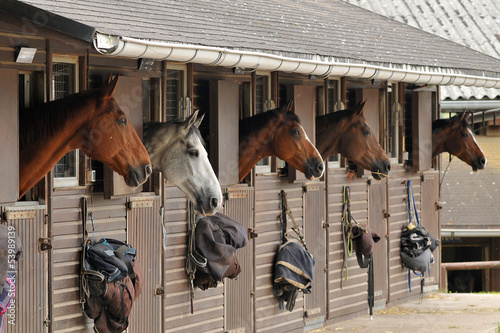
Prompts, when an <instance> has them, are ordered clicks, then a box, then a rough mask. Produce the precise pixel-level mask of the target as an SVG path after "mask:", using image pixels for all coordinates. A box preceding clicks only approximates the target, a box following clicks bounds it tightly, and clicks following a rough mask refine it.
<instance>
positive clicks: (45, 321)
mask: <svg viewBox="0 0 500 333" xmlns="http://www.w3.org/2000/svg"><path fill="white" fill-rule="evenodd" d="M43 325H44V326H45V327H49V325H50V319H49V318H47V317H45V318H43Z"/></svg>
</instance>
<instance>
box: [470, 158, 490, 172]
mask: <svg viewBox="0 0 500 333" xmlns="http://www.w3.org/2000/svg"><path fill="white" fill-rule="evenodd" d="M486 163H488V161H487V160H486V157H481V158H479V159H477V160H475V161H473V162H472V171H477V170H482V169H484V167H485V166H486Z"/></svg>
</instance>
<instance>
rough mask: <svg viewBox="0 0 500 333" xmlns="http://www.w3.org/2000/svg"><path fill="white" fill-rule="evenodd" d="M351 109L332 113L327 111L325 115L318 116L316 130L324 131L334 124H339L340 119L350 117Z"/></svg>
mask: <svg viewBox="0 0 500 333" xmlns="http://www.w3.org/2000/svg"><path fill="white" fill-rule="evenodd" d="M349 111H351V110H349V109H345V110H338V111H335V112H332V113H327V114H325V115H322V116H319V117H317V118H316V124H317V126H316V131H323V130H325V129H327V128H330V126H332V124H338V123H339V122H340V120H342V119H344V118H347V117H349V115H350V112H349Z"/></svg>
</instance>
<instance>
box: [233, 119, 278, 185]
mask: <svg viewBox="0 0 500 333" xmlns="http://www.w3.org/2000/svg"><path fill="white" fill-rule="evenodd" d="M249 120H250V119H249V118H247V119H243V120H241V121H240V130H239V133H240V137H239V141H240V143H239V175H240V181H241V180H242V178H243V177H245V176H246V175H247V174H248V173H249V172H250V170H252V168H253V167H254V166H255V165H256V164H257V162H259V161H260V160H261V159H263V158H265V157H268V156H275V153H274V151H273V148H272V142H273V141H274V135H275V132H276V129H277V128H278V126H279V122H278V121H277V120H278V119H276V118H274V117H272V118H270V119H269V121H268V122H267V123H266V124H265V125H264V126H262V127H260V128H257V129H254V130H252V131H246V130H247V125H248V123H247V122H248V121H249Z"/></svg>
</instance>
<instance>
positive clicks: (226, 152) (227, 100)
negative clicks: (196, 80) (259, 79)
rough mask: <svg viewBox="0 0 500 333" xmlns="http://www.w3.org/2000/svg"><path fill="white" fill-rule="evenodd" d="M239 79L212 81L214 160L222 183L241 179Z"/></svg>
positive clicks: (211, 104)
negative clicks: (239, 172)
mask: <svg viewBox="0 0 500 333" xmlns="http://www.w3.org/2000/svg"><path fill="white" fill-rule="evenodd" d="M238 103H239V90H238V83H236V82H233V81H219V80H212V81H210V162H211V163H212V166H213V168H214V171H215V174H216V175H217V178H219V182H220V184H221V186H224V185H231V184H237V183H239V175H238V158H239V155H238V154H239V153H238V143H237V138H238V121H239V112H238V105H239V104H238Z"/></svg>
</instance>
